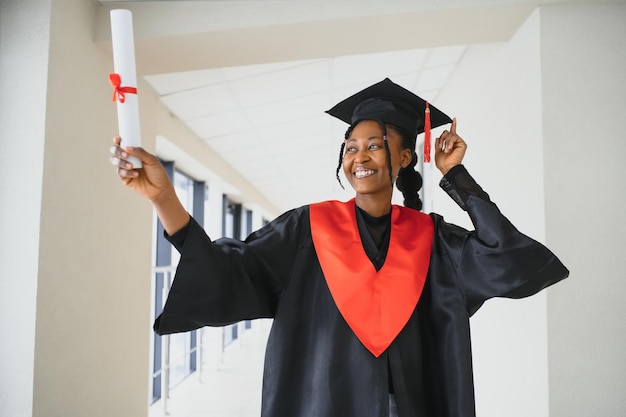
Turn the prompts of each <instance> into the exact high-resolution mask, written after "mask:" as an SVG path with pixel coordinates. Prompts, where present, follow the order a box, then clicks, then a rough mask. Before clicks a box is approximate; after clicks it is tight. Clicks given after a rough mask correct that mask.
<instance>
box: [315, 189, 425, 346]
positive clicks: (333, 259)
mask: <svg viewBox="0 0 626 417" xmlns="http://www.w3.org/2000/svg"><path fill="white" fill-rule="evenodd" d="M355 210H356V207H355V200H354V199H352V200H350V201H348V202H346V203H342V202H339V201H326V202H322V203H317V204H312V205H310V217H311V236H312V238H313V245H314V246H315V251H316V253H317V256H318V258H319V261H320V265H321V266H322V272H323V273H324V277H325V278H326V283H327V284H328V288H329V289H330V293H331V294H332V297H333V300H334V301H335V304H336V305H337V308H338V309H339V311H340V313H341V315H342V316H343V318H344V319H345V320H346V322H347V323H348V325H349V326H350V328H351V329H352V331H353V332H354V334H355V335H356V336H357V337H358V338H359V340H360V341H361V343H363V345H364V346H365V347H366V348H367V349H368V350H369V351H370V352H372V354H373V355H374V356H376V357H379V356H380V355H381V354H382V353H383V352H384V351H385V350H386V349H387V347H389V345H390V344H391V342H393V340H394V339H395V338H396V336H397V335H398V334H399V333H400V331H401V330H402V328H403V327H404V326H405V325H406V323H407V322H408V320H409V318H410V317H411V315H412V314H413V311H414V310H415V307H416V306H417V302H418V301H419V298H420V295H421V294H422V289H423V288H424V283H425V281H426V275H427V274H428V266H429V263H430V254H431V251H432V243H433V233H434V226H433V221H432V219H431V218H430V216H428V215H426V214H424V213H420V212H418V211H417V210H413V209H409V208H405V207H400V206H395V205H394V206H393V207H392V211H391V235H390V239H389V249H388V251H387V257H386V259H385V264H384V265H383V267H382V268H381V269H380V271H376V268H374V265H372V263H371V262H370V260H369V258H368V257H367V255H366V254H365V250H364V249H363V244H362V243H361V237H360V236H359V230H358V227H357V223H356V212H355Z"/></svg>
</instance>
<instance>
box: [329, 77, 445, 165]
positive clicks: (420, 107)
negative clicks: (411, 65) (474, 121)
mask: <svg viewBox="0 0 626 417" xmlns="http://www.w3.org/2000/svg"><path fill="white" fill-rule="evenodd" d="M326 113H328V114H330V115H331V116H334V117H336V118H338V119H340V120H342V121H344V122H346V123H348V124H349V125H352V124H353V123H354V122H356V121H359V120H379V121H381V122H384V123H389V124H392V125H395V126H398V127H400V128H402V129H404V130H406V131H407V132H409V133H410V134H411V135H412V137H413V138H417V135H418V134H420V133H422V132H424V131H425V132H426V140H425V141H424V147H425V152H424V160H425V161H426V162H428V161H429V160H430V128H431V127H433V128H434V127H437V126H441V125H444V124H446V123H452V119H450V117H448V116H447V115H446V114H445V113H443V112H442V111H440V110H439V109H437V108H436V107H434V106H431V105H429V104H428V102H427V101H425V100H424V99H422V98H421V97H419V96H417V95H416V94H414V93H412V92H411V91H409V90H407V89H406V88H404V87H401V86H399V85H398V84H395V83H394V82H393V81H391V80H390V79H389V78H385V79H384V80H383V81H381V82H379V83H376V84H374V85H371V86H369V87H367V88H366V89H364V90H361V91H359V92H358V93H356V94H354V95H352V96H350V97H348V98H346V99H345V100H343V101H341V102H339V103H337V104H336V105H335V106H334V107H333V108H332V109H330V110H327V111H326ZM427 141H428V143H426V142H427Z"/></svg>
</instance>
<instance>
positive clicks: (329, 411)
mask: <svg viewBox="0 0 626 417" xmlns="http://www.w3.org/2000/svg"><path fill="white" fill-rule="evenodd" d="M441 186H442V187H443V188H444V190H446V191H447V192H448V194H449V195H450V196H451V197H452V198H453V199H454V200H455V201H456V202H457V203H458V204H459V205H460V206H461V208H462V209H464V210H466V211H467V213H468V214H469V216H470V218H471V220H472V222H473V225H474V227H475V231H467V230H465V229H463V228H461V227H458V226H455V225H452V224H449V223H446V222H445V221H444V220H443V218H442V217H441V216H439V215H437V214H430V218H431V219H432V224H433V232H432V233H433V240H432V252H431V256H430V264H429V266H428V272H427V276H426V280H425V284H424V287H423V290H422V293H421V296H420V298H419V302H418V303H417V306H416V308H415V309H414V310H413V311H412V313H411V314H410V316H409V317H408V320H407V322H406V324H405V325H404V326H403V327H402V329H401V330H400V331H399V333H398V334H397V336H396V337H395V338H394V339H393V341H392V342H391V344H389V346H388V347H387V348H386V349H385V350H384V351H383V352H382V353H380V354H379V355H378V356H376V355H374V354H372V352H370V351H369V350H368V349H367V348H366V347H365V346H364V344H363V343H362V342H361V341H360V340H359V339H358V338H357V336H356V335H355V333H354V332H353V331H352V330H351V328H350V326H349V325H348V324H347V322H346V320H345V319H344V318H343V316H342V315H341V313H340V311H339V309H338V307H337V305H336V303H335V301H334V299H333V296H332V295H331V292H330V290H329V286H328V284H327V281H326V279H325V277H324V274H323V272H322V267H321V266H320V261H319V259H318V256H317V253H316V250H315V247H314V244H313V239H312V234H311V222H310V207H309V206H303V207H300V208H296V209H293V210H291V211H289V212H287V213H285V214H283V215H281V216H280V217H279V218H277V219H276V220H274V221H273V222H271V223H269V224H268V225H266V226H264V227H263V228H261V229H259V230H258V231H256V232H254V233H252V234H251V235H250V236H249V237H248V238H247V239H246V241H245V242H241V241H238V240H234V239H219V240H217V241H215V242H212V241H211V240H210V239H209V238H208V237H207V235H206V233H205V232H204V230H203V229H202V228H201V227H200V226H199V225H198V224H197V223H196V222H195V221H194V220H193V219H192V220H191V221H190V223H189V225H188V226H187V227H186V228H185V229H183V230H182V231H181V232H179V233H177V234H175V235H174V236H172V237H171V241H172V243H173V244H174V246H175V247H176V248H177V249H178V250H179V251H180V253H181V259H180V263H179V265H178V268H177V271H176V275H175V279H174V282H173V285H172V288H171V290H170V293H169V296H168V299H167V302H166V305H165V307H164V310H163V312H162V314H161V315H160V316H159V317H158V318H157V320H156V322H155V325H154V329H155V331H156V332H157V333H159V334H168V333H174V332H183V331H189V330H193V329H197V328H199V327H202V326H220V325H225V324H230V323H235V322H238V321H241V320H246V319H255V318H273V319H274V321H273V324H272V329H271V332H270V335H269V339H268V344H267V349H266V355H265V366H264V376H263V395H262V412H261V415H262V417H339V416H341V417H387V416H388V404H389V389H390V384H392V385H393V390H394V392H395V396H396V401H397V406H398V414H399V416H400V417H424V416H428V417H444V416H457V417H473V416H475V406H474V389H473V378H472V359H471V347H470V328H469V318H470V316H471V315H472V314H473V313H474V312H475V311H476V310H477V309H478V308H479V307H480V306H481V305H482V303H483V302H484V301H485V300H487V299H489V298H491V297H509V298H521V297H526V296H529V295H532V294H534V293H536V292H538V291H540V290H541V289H543V288H545V287H546V286H548V285H551V284H553V283H555V282H557V281H559V280H561V279H563V278H565V277H566V276H567V275H568V271H567V269H566V268H565V267H564V266H563V264H562V263H561V262H560V261H559V260H558V259H557V258H556V257H555V256H554V254H552V253H551V252H550V251H549V250H548V249H547V248H546V247H545V246H543V245H542V244H540V243H538V242H536V241H534V240H533V239H531V238H529V237H527V236H525V235H524V234H522V233H520V232H519V231H518V230H517V229H516V228H515V227H514V226H513V225H512V224H511V223H510V222H509V221H508V220H507V219H506V218H505V217H504V216H503V215H502V214H501V213H500V211H499V210H498V208H497V207H496V205H495V204H494V203H493V202H491V201H490V199H489V196H488V195H487V194H486V193H485V192H484V191H483V190H482V189H481V188H480V186H478V184H476V182H475V181H474V180H473V178H472V177H471V176H470V175H469V174H468V173H467V171H466V170H465V168H464V167H463V166H459V167H455V168H454V169H453V170H451V171H450V172H449V173H448V175H446V176H445V177H444V178H443V179H442V182H441ZM393 210H411V209H407V208H400V207H395V206H394V208H393ZM393 210H392V212H393ZM355 224H356V223H355ZM394 227H396V226H395V225H394V224H393V223H392V228H391V235H392V236H393V235H394ZM393 256H394V253H393V252H391V251H390V252H389V253H388V254H387V260H386V262H390V261H389V259H390V258H391V257H393ZM389 372H390V374H391V375H389Z"/></svg>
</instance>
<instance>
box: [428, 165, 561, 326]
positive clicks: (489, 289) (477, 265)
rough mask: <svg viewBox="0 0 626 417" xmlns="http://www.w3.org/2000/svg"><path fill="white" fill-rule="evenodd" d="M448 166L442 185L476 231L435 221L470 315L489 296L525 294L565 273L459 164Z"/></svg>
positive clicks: (559, 264)
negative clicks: (521, 230) (437, 223)
mask: <svg viewBox="0 0 626 417" xmlns="http://www.w3.org/2000/svg"><path fill="white" fill-rule="evenodd" d="M453 170H454V172H453ZM453 170H450V172H448V175H446V177H444V179H442V182H441V187H442V188H443V189H444V190H446V191H447V192H448V194H449V195H450V196H451V197H452V198H453V199H454V200H455V201H457V203H458V204H459V205H460V206H461V208H463V209H464V210H465V211H467V213H468V214H469V216H470V218H471V220H472V223H473V225H474V228H475V230H474V231H472V232H468V231H466V230H464V229H462V228H460V227H458V226H454V225H450V224H447V223H445V222H443V220H440V221H439V225H438V226H439V228H438V230H439V232H438V233H439V237H440V240H441V241H442V243H441V244H443V245H444V246H446V247H445V250H446V252H447V253H448V256H449V260H450V262H451V263H452V265H453V267H454V269H455V271H456V275H457V278H458V281H459V285H460V287H461V288H462V290H463V292H464V295H465V299H466V305H467V308H468V310H469V312H470V314H473V313H474V312H475V311H476V310H478V308H479V307H480V306H481V305H482V303H483V302H484V301H485V300H487V299H489V298H492V297H508V298H522V297H527V296H530V295H532V294H535V293H537V292H539V291H541V290H542V289H544V288H546V287H548V286H550V285H552V284H554V283H556V282H558V281H560V280H562V279H564V278H566V277H567V276H568V275H569V271H568V270H567V268H565V266H564V265H563V264H562V263H561V262H560V261H559V259H558V258H557V257H556V256H555V255H554V254H553V253H552V252H551V251H550V250H549V249H548V248H546V247H545V246H544V245H542V244H541V243H539V242H537V241H535V240H533V239H531V238H530V237H528V236H526V235H524V234H523V233H521V232H519V231H518V230H517V229H516V228H515V226H513V225H512V224H511V222H510V221H509V220H508V219H507V218H506V217H505V216H504V215H503V214H502V213H501V212H500V210H499V209H498V207H497V206H496V205H495V204H494V203H493V202H491V200H490V199H489V196H488V195H487V193H485V192H484V191H483V190H482V188H480V186H479V185H478V184H477V183H476V182H475V181H474V179H473V178H472V177H471V176H470V175H469V173H468V172H467V170H466V169H465V168H464V167H463V166H458V167H455V168H454V169H453Z"/></svg>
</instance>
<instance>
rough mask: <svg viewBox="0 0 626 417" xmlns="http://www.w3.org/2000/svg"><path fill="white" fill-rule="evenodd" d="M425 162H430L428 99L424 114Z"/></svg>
mask: <svg viewBox="0 0 626 417" xmlns="http://www.w3.org/2000/svg"><path fill="white" fill-rule="evenodd" d="M424 162H426V163H428V162H430V108H428V101H426V113H425V114H424Z"/></svg>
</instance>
